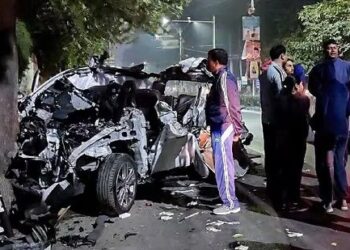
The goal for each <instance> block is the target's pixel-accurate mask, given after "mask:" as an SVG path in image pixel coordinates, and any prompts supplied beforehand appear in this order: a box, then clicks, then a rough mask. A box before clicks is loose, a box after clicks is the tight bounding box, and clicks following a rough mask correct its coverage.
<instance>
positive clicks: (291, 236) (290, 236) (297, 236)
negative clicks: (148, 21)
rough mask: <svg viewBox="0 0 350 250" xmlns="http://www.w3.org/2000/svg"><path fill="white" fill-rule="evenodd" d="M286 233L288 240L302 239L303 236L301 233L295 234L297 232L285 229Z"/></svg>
mask: <svg viewBox="0 0 350 250" xmlns="http://www.w3.org/2000/svg"><path fill="white" fill-rule="evenodd" d="M286 232H287V236H288V237H289V238H300V237H303V236H304V235H303V234H302V233H297V232H292V231H289V229H288V228H287V229H286Z"/></svg>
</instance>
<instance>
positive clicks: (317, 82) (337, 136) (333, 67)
mask: <svg viewBox="0 0 350 250" xmlns="http://www.w3.org/2000/svg"><path fill="white" fill-rule="evenodd" d="M323 49H324V54H325V60H324V61H323V62H322V63H320V64H318V65H316V66H315V67H314V68H313V69H312V70H311V72H310V79H309V90H310V92H311V93H312V94H313V95H314V96H315V97H316V112H315V115H314V116H313V118H312V121H311V123H312V124H311V125H312V127H313V129H314V130H315V131H316V134H315V154H316V172H317V177H318V181H319V189H320V198H321V199H322V203H323V207H324V209H325V210H326V212H327V213H331V212H333V207H332V205H333V200H334V198H335V200H336V203H337V205H338V206H339V208H340V209H341V210H344V211H346V210H348V204H347V202H346V198H347V195H348V183H347V175H346V170H345V161H344V158H345V157H344V155H345V152H346V145H347V140H348V134H349V131H348V128H349V124H348V117H349V105H348V104H349V87H350V63H349V62H347V61H344V60H342V59H340V58H339V46H338V44H337V42H336V41H335V40H333V39H332V40H329V41H326V42H325V43H324V45H323ZM331 171H334V181H333V180H332V173H331ZM333 185H334V191H335V197H333Z"/></svg>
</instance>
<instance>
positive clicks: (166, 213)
mask: <svg viewBox="0 0 350 250" xmlns="http://www.w3.org/2000/svg"><path fill="white" fill-rule="evenodd" d="M159 215H160V216H163V215H164V216H174V213H172V212H161V213H160V214H159Z"/></svg>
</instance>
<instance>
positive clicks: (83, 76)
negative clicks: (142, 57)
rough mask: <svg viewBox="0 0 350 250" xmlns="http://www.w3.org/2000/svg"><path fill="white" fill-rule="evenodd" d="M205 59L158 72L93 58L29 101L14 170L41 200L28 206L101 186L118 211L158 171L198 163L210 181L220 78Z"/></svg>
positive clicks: (21, 188) (105, 202) (17, 180)
mask: <svg viewBox="0 0 350 250" xmlns="http://www.w3.org/2000/svg"><path fill="white" fill-rule="evenodd" d="M205 65H206V63H205V61H204V60H203V59H190V60H189V61H185V62H183V63H180V64H179V65H175V66H172V67H169V68H167V69H166V70H164V71H163V72H161V73H159V74H148V73H145V72H144V71H142V70H143V65H138V66H134V67H131V68H117V67H109V66H104V65H103V62H100V61H99V59H98V58H93V60H92V61H91V62H90V65H89V67H84V68H78V69H70V70H67V71H64V72H61V73H59V74H58V75H56V76H54V77H52V78H51V79H49V80H48V81H46V82H45V83H44V84H43V85H41V86H40V87H38V88H37V89H36V90H35V91H34V92H33V93H32V94H30V95H29V96H26V97H24V98H23V99H21V100H20V101H19V112H20V132H19V135H18V141H17V142H18V149H19V150H18V154H17V155H16V157H15V158H14V159H13V162H12V164H11V167H10V168H9V171H8V173H7V177H8V178H11V179H12V183H13V186H14V189H15V191H16V192H17V193H21V194H31V195H32V196H33V197H35V198H30V199H29V200H28V201H25V200H24V199H20V200H19V201H17V203H21V204H19V205H18V206H21V207H22V209H21V210H24V211H27V214H35V213H34V211H33V210H31V209H32V208H33V207H38V205H36V206H35V205H34V203H35V204H41V205H40V206H39V207H42V204H44V205H45V206H46V207H47V208H49V209H50V211H58V210H59V209H60V208H62V207H64V206H65V207H67V204H66V202H67V201H68V200H69V199H71V198H72V197H75V196H77V195H80V194H82V193H84V191H85V187H86V186H87V185H90V186H91V185H93V186H94V191H95V193H96V198H97V201H98V202H99V204H98V205H99V208H100V209H101V211H102V212H103V213H106V214H109V215H117V214H122V213H125V212H127V211H128V210H129V209H130V208H131V206H132V205H133V203H134V200H135V197H136V191H137V187H138V184H140V183H142V182H144V181H146V180H147V179H149V177H153V176H154V175H155V174H157V173H161V172H165V171H169V170H172V169H174V168H179V167H188V168H192V169H193V170H195V172H197V174H198V175H199V176H200V177H202V178H205V177H207V176H208V175H209V173H210V171H209V169H211V170H213V171H214V169H213V166H212V165H213V164H212V159H211V156H210V157H208V156H209V155H210V154H211V153H210V149H209V148H208V147H203V145H202V146H200V145H199V144H200V142H201V140H200V137H201V135H203V134H204V133H207V132H206V130H205V128H206V118H205V103H206V96H207V94H208V92H209V88H210V84H211V83H212V81H213V78H212V75H211V74H210V73H209V72H208V71H207V70H206V67H205ZM247 134H248V131H247ZM208 150H209V151H208ZM237 165H238V167H237V169H238V170H239V169H241V170H242V171H243V172H244V173H246V169H247V168H246V167H243V168H240V166H239V164H237ZM242 171H241V172H242ZM239 175H242V174H239V173H238V176H239ZM91 179H92V180H93V181H92V182H91ZM91 183H93V184H91ZM24 196H26V195H24ZM29 204H31V205H29ZM39 210H40V209H39ZM44 211H46V210H45V209H44ZM39 213H42V211H41V212H39Z"/></svg>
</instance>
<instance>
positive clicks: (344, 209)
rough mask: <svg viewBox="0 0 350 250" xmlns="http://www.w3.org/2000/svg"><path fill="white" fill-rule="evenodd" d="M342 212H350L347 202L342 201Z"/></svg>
mask: <svg viewBox="0 0 350 250" xmlns="http://www.w3.org/2000/svg"><path fill="white" fill-rule="evenodd" d="M340 210H342V211H348V210H349V207H348V203H347V201H346V200H342V201H341V206H340Z"/></svg>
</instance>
